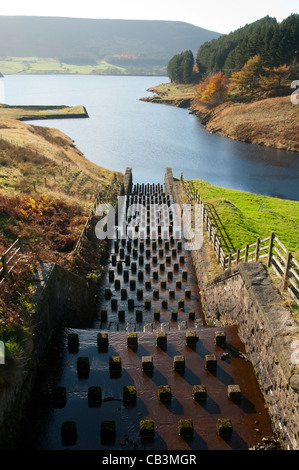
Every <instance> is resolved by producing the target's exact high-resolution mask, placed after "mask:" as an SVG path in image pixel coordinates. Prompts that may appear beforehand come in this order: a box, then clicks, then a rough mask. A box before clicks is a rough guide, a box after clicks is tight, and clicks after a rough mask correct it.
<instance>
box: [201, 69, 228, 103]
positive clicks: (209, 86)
mask: <svg viewBox="0 0 299 470" xmlns="http://www.w3.org/2000/svg"><path fill="white" fill-rule="evenodd" d="M226 97H227V80H226V76H225V74H224V73H223V72H218V73H215V74H209V75H207V76H206V77H205V78H203V80H202V81H201V82H200V83H199V84H198V86H197V88H196V90H195V94H194V100H195V102H196V103H201V104H204V105H206V106H207V107H209V108H214V107H215V106H218V105H219V104H221V103H223V102H224V101H225V100H226Z"/></svg>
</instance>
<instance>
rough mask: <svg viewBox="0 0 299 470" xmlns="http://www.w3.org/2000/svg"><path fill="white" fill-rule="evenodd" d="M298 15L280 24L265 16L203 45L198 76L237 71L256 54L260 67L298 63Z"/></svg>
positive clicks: (200, 51) (198, 62) (198, 57)
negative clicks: (200, 74)
mask: <svg viewBox="0 0 299 470" xmlns="http://www.w3.org/2000/svg"><path fill="white" fill-rule="evenodd" d="M298 46H299V15H298V14H292V15H290V16H289V17H288V18H286V19H285V20H283V21H282V22H281V23H278V22H277V20H276V19H275V18H271V17H269V16H266V17H264V18H261V19H260V20H257V21H255V22H253V23H251V24H248V25H246V26H244V27H241V28H239V29H237V30H235V31H232V32H231V33H229V34H226V35H223V36H221V37H219V38H217V39H213V40H212V41H208V42H206V43H205V44H202V45H201V46H200V48H199V50H198V53H197V56H196V62H197V66H198V69H199V71H200V72H201V73H204V72H217V71H218V70H223V71H224V72H225V73H226V74H229V73H231V72H233V71H236V70H240V69H241V68H242V67H243V66H244V65H245V63H246V62H247V61H248V59H249V58H250V57H253V56H254V55H256V54H258V55H259V56H260V57H261V59H262V61H263V64H264V65H265V66H267V67H273V66H277V65H282V64H291V63H293V65H296V64H298V60H299V52H298V51H299V48H298Z"/></svg>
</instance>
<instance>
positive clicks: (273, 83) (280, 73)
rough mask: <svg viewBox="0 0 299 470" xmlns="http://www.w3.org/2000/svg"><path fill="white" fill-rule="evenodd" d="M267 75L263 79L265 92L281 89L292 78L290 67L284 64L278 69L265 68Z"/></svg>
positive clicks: (262, 84) (262, 83)
mask: <svg viewBox="0 0 299 470" xmlns="http://www.w3.org/2000/svg"><path fill="white" fill-rule="evenodd" d="M263 70H264V72H266V75H264V76H262V77H261V86H262V88H264V89H265V90H272V89H273V88H279V87H281V86H282V85H283V84H284V83H285V81H286V80H287V79H288V77H289V76H290V66H288V65H286V64H284V65H279V66H278V67H273V68H270V67H263Z"/></svg>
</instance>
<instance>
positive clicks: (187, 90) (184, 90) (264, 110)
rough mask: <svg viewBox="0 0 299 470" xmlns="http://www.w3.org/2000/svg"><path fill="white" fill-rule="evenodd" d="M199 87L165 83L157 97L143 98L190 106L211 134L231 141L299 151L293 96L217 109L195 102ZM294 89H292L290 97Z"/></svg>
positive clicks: (153, 90)
mask: <svg viewBox="0 0 299 470" xmlns="http://www.w3.org/2000/svg"><path fill="white" fill-rule="evenodd" d="M195 88H196V85H180V84H174V83H164V84H161V85H158V86H156V87H152V88H150V89H149V90H148V91H151V92H152V93H153V96H151V97H146V98H142V100H144V101H149V102H152V103H161V104H168V105H172V106H182V103H185V107H188V108H189V109H190V110H191V112H192V113H193V114H195V115H196V116H198V117H199V118H200V120H201V122H202V124H203V125H204V126H205V129H206V130H207V131H208V132H212V133H217V134H220V135H223V136H224V137H229V138H230V139H234V140H238V141H242V142H249V143H253V144H257V145H265V146H267V147H273V148H277V149H283V150H289V151H295V152H298V151H299V137H298V125H297V122H298V105H294V104H292V102H291V100H290V96H279V97H275V98H265V99H261V100H259V101H254V102H252V103H233V102H231V101H228V102H226V103H224V104H222V105H220V106H217V107H216V108H214V109H213V110H210V109H208V108H207V107H206V106H203V105H198V104H195V103H194V101H193V98H194V91H195ZM291 93H292V89H291V88H290V93H289V94H290V95H291Z"/></svg>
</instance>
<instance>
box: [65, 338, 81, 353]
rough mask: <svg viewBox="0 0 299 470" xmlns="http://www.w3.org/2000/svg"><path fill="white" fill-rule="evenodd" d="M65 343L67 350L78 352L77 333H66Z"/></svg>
mask: <svg viewBox="0 0 299 470" xmlns="http://www.w3.org/2000/svg"><path fill="white" fill-rule="evenodd" d="M67 344H68V350H69V352H78V350H79V335H78V333H69V334H68V335H67Z"/></svg>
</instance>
